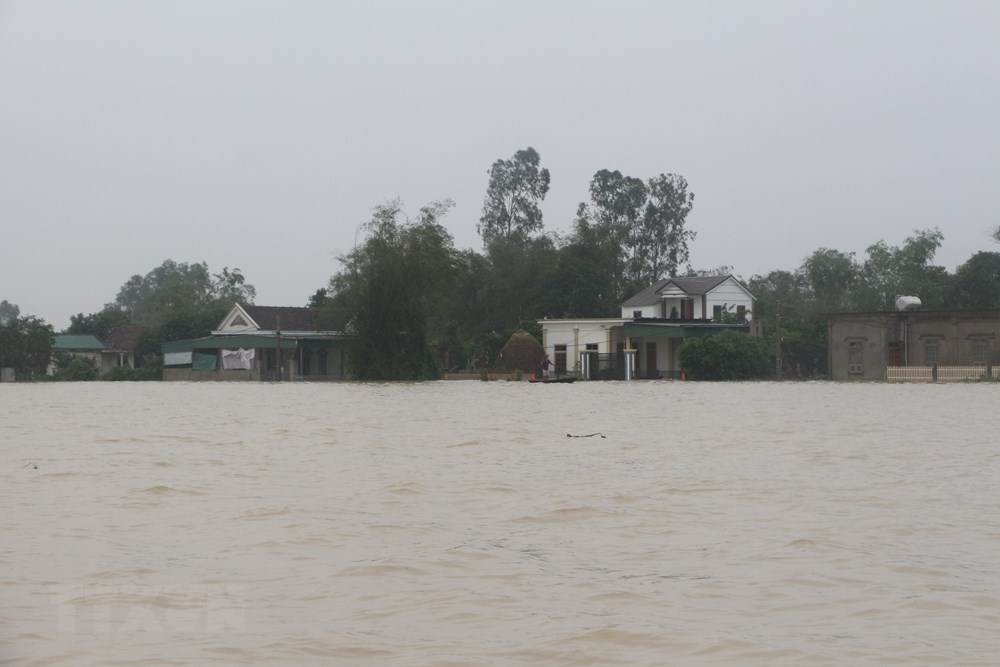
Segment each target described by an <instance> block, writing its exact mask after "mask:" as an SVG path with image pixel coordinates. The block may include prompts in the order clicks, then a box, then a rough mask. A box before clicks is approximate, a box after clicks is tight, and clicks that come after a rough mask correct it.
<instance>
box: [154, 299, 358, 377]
mask: <svg viewBox="0 0 1000 667" xmlns="http://www.w3.org/2000/svg"><path fill="white" fill-rule="evenodd" d="M353 338H354V334H353V333H352V332H351V330H350V326H349V322H348V321H347V315H346V311H342V310H331V309H319V308H296V307H275V306H250V305H245V304H235V305H234V306H233V307H232V309H231V310H230V311H229V313H227V314H226V316H225V317H224V318H223V319H222V321H221V322H220V323H219V326H218V328H217V329H216V330H215V331H213V332H212V333H211V335H210V336H205V337H204V338H196V339H192V340H180V341H172V342H169V343H164V344H163V345H162V351H163V379H164V380H192V381H193V380H244V381H261V380H264V381H266V380H313V381H315V380H344V379H347V370H346V368H347V364H346V352H347V346H348V345H349V344H350V342H351V340H353Z"/></svg>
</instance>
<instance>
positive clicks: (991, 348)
mask: <svg viewBox="0 0 1000 667" xmlns="http://www.w3.org/2000/svg"><path fill="white" fill-rule="evenodd" d="M827 331H828V334H829V335H828V343H827V345H828V363H829V366H828V367H829V370H830V378H831V379H833V380H841V381H859V380H860V381H866V380H867V381H882V380H886V379H889V378H888V372H889V370H888V369H890V368H901V367H913V366H922V367H971V368H975V367H979V368H982V369H983V371H984V372H985V371H986V369H992V368H994V367H1000V346H998V344H997V339H998V337H1000V310H997V309H994V310H898V311H884V312H873V313H834V314H831V315H829V316H828V329H827Z"/></svg>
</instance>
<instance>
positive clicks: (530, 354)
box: [493, 331, 545, 375]
mask: <svg viewBox="0 0 1000 667" xmlns="http://www.w3.org/2000/svg"><path fill="white" fill-rule="evenodd" d="M544 356H545V350H543V349H542V346H541V344H540V343H539V342H538V341H537V340H535V337H534V336H532V335H531V334H530V333H528V332H527V331H515V332H514V335H512V336H511V337H510V340H508V341H507V344H506V345H504V346H503V349H502V350H500V354H499V355H498V356H497V361H496V363H495V364H494V365H493V370H494V371H496V372H497V373H517V372H521V373H524V374H525V375H530V374H532V373H535V372H537V371H538V370H539V369H540V368H541V364H542V357H544Z"/></svg>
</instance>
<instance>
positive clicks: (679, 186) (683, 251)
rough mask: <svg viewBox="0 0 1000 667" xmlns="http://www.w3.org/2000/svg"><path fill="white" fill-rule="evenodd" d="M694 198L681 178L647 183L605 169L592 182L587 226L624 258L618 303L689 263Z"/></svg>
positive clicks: (581, 219)
mask: <svg viewBox="0 0 1000 667" xmlns="http://www.w3.org/2000/svg"><path fill="white" fill-rule="evenodd" d="M693 206H694V193H691V192H688V184H687V180H685V179H684V177H683V176H679V175H677V174H660V175H659V176H656V177H655V178H651V179H649V180H648V181H646V182H643V181H642V180H641V179H638V178H632V177H629V176H624V175H622V173H621V172H619V171H609V170H607V169H602V170H601V171H598V172H597V173H596V174H594V177H593V178H592V179H591V181H590V203H589V204H581V205H580V207H579V209H578V213H577V220H578V222H577V225H578V229H579V227H580V226H581V223H586V225H587V226H590V227H592V228H593V230H594V232H595V233H596V234H597V235H599V236H601V237H602V243H604V244H606V245H608V246H610V247H612V248H614V249H615V250H616V252H617V255H618V266H617V267H616V272H617V274H618V276H619V278H618V281H617V285H616V287H617V289H616V291H617V292H618V301H621V300H623V299H624V298H627V296H628V295H629V294H631V293H634V292H635V291H636V290H639V289H642V288H643V287H646V286H647V285H649V284H651V283H653V282H656V281H657V280H659V279H660V278H662V277H664V276H668V275H677V271H678V269H679V268H680V266H681V264H682V263H684V262H686V261H687V259H688V253H689V243H690V242H691V241H692V240H693V239H694V237H695V233H694V231H692V230H689V229H687V226H686V224H687V216H688V214H689V213H690V212H691V209H692V207H693Z"/></svg>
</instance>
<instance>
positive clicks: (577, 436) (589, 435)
mask: <svg viewBox="0 0 1000 667" xmlns="http://www.w3.org/2000/svg"><path fill="white" fill-rule="evenodd" d="M595 435H599V436H601V437H602V438H606V437H608V436H606V435H604V434H603V433H588V434H587V435H570V434H569V433H567V434H566V437H567V438H593V437H594V436H595Z"/></svg>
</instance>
